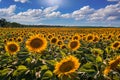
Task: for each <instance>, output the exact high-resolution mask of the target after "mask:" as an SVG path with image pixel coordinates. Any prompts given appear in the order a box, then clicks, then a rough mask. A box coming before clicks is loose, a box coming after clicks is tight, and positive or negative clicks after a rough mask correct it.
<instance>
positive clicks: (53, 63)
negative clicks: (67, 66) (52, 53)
mask: <svg viewBox="0 0 120 80" xmlns="http://www.w3.org/2000/svg"><path fill="white" fill-rule="evenodd" d="M46 62H47V63H48V64H50V65H53V66H54V65H55V63H56V61H55V60H47V61H46Z"/></svg>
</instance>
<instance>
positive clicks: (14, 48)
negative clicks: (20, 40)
mask: <svg viewBox="0 0 120 80" xmlns="http://www.w3.org/2000/svg"><path fill="white" fill-rule="evenodd" d="M5 50H6V51H7V52H9V53H10V54H11V55H13V54H16V53H17V52H18V51H20V46H19V45H18V44H17V43H16V42H7V44H6V45H5Z"/></svg>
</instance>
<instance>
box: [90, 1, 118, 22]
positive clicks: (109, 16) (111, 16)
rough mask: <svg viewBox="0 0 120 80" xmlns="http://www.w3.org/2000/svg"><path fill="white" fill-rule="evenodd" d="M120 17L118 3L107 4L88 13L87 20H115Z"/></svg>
mask: <svg viewBox="0 0 120 80" xmlns="http://www.w3.org/2000/svg"><path fill="white" fill-rule="evenodd" d="M119 18H120V3H118V4H115V5H108V6H106V7H105V8H101V9H98V10H96V11H95V12H94V13H93V14H91V15H89V20H95V21H96V20H117V19H119Z"/></svg>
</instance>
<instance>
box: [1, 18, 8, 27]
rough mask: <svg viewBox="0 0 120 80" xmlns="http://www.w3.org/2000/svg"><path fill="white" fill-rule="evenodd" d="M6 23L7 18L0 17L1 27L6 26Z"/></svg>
mask: <svg viewBox="0 0 120 80" xmlns="http://www.w3.org/2000/svg"><path fill="white" fill-rule="evenodd" d="M6 24H7V21H6V19H4V18H1V19H0V27H5V26H6Z"/></svg>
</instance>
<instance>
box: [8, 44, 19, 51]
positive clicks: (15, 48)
mask: <svg viewBox="0 0 120 80" xmlns="http://www.w3.org/2000/svg"><path fill="white" fill-rule="evenodd" d="M8 49H9V50H10V51H11V52H16V51H17V49H18V47H17V46H16V45H15V44H10V45H9V46H8Z"/></svg>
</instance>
